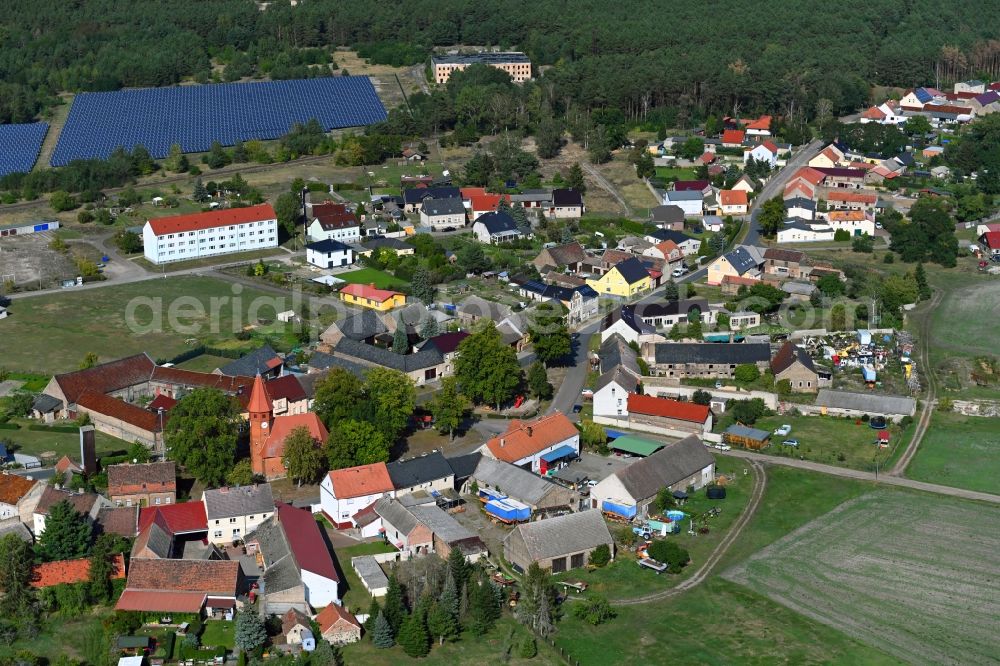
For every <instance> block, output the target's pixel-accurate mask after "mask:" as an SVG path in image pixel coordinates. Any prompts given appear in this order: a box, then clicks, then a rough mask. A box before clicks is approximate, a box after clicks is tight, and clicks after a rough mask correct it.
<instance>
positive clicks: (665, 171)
mask: <svg viewBox="0 0 1000 666" xmlns="http://www.w3.org/2000/svg"><path fill="white" fill-rule="evenodd" d="M656 176H657V177H658V178H674V179H676V180H695V178H697V173H696V172H695V170H694V169H689V168H681V167H656Z"/></svg>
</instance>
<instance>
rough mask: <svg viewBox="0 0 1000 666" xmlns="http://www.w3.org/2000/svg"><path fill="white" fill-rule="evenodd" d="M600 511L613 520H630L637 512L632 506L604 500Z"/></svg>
mask: <svg viewBox="0 0 1000 666" xmlns="http://www.w3.org/2000/svg"><path fill="white" fill-rule="evenodd" d="M601 511H603V512H604V514H605V515H607V516H608V517H610V518H612V519H614V520H632V519H633V518H635V515H636V514H637V513H638V512H639V510H638V508H637V507H636V506H635V505H634V504H618V503H617V502H612V501H611V500H604V501H603V502H602V503H601Z"/></svg>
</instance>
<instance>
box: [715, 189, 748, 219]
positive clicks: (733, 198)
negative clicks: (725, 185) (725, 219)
mask: <svg viewBox="0 0 1000 666" xmlns="http://www.w3.org/2000/svg"><path fill="white" fill-rule="evenodd" d="M749 207H750V200H749V199H747V193H746V191H745V190H721V191H720V192H719V212H720V213H721V214H722V215H746V214H747V211H748V210H749Z"/></svg>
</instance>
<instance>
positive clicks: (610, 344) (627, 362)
mask: <svg viewBox="0 0 1000 666" xmlns="http://www.w3.org/2000/svg"><path fill="white" fill-rule="evenodd" d="M597 355H598V356H599V357H600V359H601V372H602V373H605V372H608V371H609V370H613V369H614V368H617V367H618V366H624V367H625V368H627V369H629V370H631V371H632V372H633V373H634V374H636V375H640V374H642V373H641V372H640V368H639V361H638V354H636V353H635V350H634V349H632V348H631V347H629V346H628V343H627V342H625V338H623V337H622V336H620V335H618V334H617V333H615V334H614V335H612V336H611V337H610V338H608V339H607V340H605V341H604V342H602V343H601V348H600V349H599V350H598V353H597Z"/></svg>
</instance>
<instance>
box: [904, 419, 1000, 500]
mask: <svg viewBox="0 0 1000 666" xmlns="http://www.w3.org/2000/svg"><path fill="white" fill-rule="evenodd" d="M906 476H908V477H909V478H911V479H919V480H921V481H928V482H930V483H940V484H942V485H945V486H955V487H958V488H968V489H969V490H979V491H982V492H987V493H1000V419H996V418H984V417H975V416H962V415H961V414H955V413H952V412H949V413H943V412H935V413H934V416H933V417H932V419H931V425H930V427H929V428H928V429H927V433H926V434H925V435H924V438H923V440H922V441H921V442H920V448H919V449H917V455H916V456H915V457H914V458H913V461H912V462H911V463H910V465H909V467H907V468H906Z"/></svg>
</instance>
